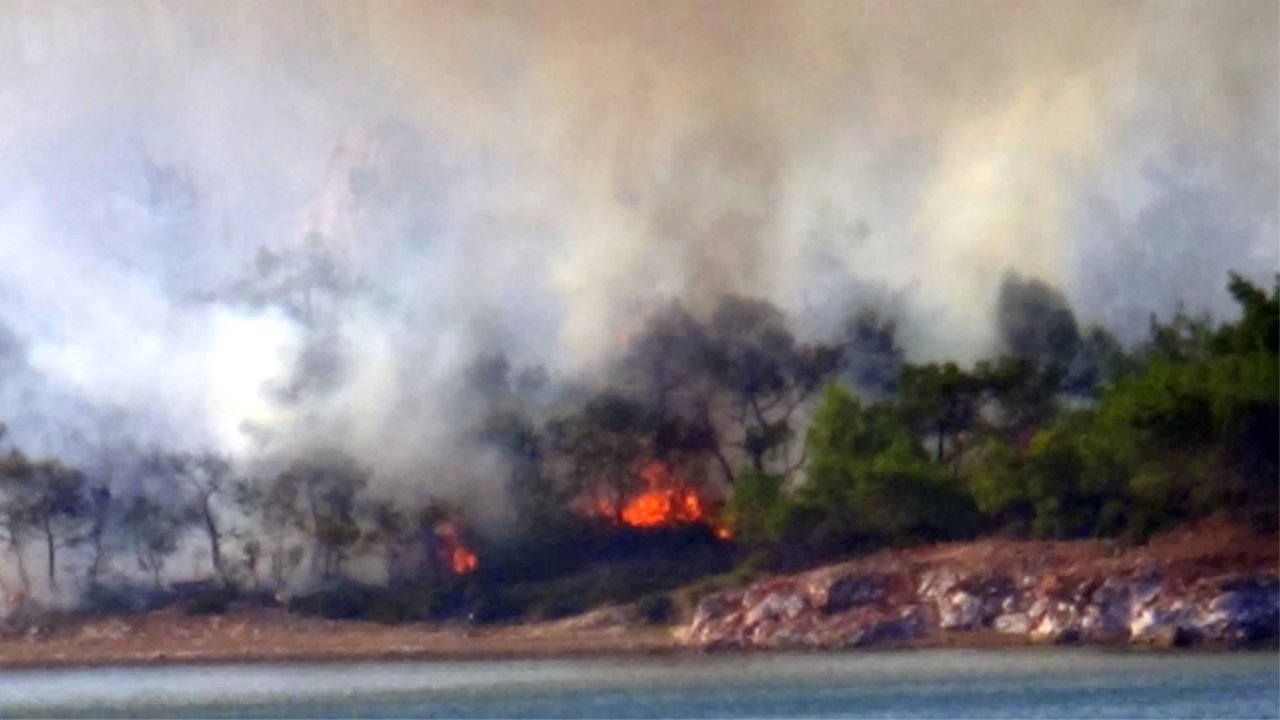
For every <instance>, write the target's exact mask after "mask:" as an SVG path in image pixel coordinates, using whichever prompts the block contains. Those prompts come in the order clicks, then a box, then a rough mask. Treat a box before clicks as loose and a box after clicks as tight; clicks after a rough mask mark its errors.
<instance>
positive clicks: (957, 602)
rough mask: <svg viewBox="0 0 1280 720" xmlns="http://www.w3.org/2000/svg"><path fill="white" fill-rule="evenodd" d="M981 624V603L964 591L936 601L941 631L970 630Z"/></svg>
mask: <svg viewBox="0 0 1280 720" xmlns="http://www.w3.org/2000/svg"><path fill="white" fill-rule="evenodd" d="M981 623H982V601H981V600H980V599H978V598H977V597H976V596H974V595H971V594H969V593H967V592H965V591H964V590H956V591H954V592H951V593H948V594H947V595H946V596H944V597H942V598H940V599H939V600H938V626H939V627H940V628H942V629H943V630H972V629H974V628H976V627H978V626H980V625H981Z"/></svg>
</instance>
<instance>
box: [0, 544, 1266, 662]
mask: <svg viewBox="0 0 1280 720" xmlns="http://www.w3.org/2000/svg"><path fill="white" fill-rule="evenodd" d="M941 560H948V561H951V562H956V563H959V564H961V565H972V566H973V567H975V568H987V569H995V568H996V567H999V566H1001V565H1006V564H1013V565H1016V566H1023V565H1025V564H1028V563H1031V564H1035V565H1050V566H1053V567H1055V568H1056V570H1057V572H1059V573H1060V574H1062V575H1070V574H1073V573H1075V572H1082V573H1091V574H1092V573H1107V574H1110V573H1116V574H1120V573H1126V572H1132V571H1133V569H1135V568H1138V567H1143V568H1152V567H1157V568H1159V570H1160V572H1161V574H1162V575H1164V576H1166V577H1172V578H1181V579H1182V580H1183V581H1186V582H1192V581H1194V580H1195V579H1196V578H1201V577H1211V576H1216V575H1222V574H1226V573H1232V572H1245V571H1258V570H1262V571H1268V572H1280V540H1278V539H1277V537H1276V536H1275V535H1266V536H1260V535H1256V534H1253V533H1251V532H1249V531H1247V530H1245V529H1242V528H1240V527H1237V526H1234V525H1231V524H1229V523H1224V522H1208V523H1202V524H1200V525H1197V526H1194V527H1189V528H1185V529H1182V530H1179V531H1175V532H1173V533H1170V534H1168V535H1165V536H1161V537H1158V538H1156V539H1154V540H1153V541H1152V542H1151V543H1150V544H1148V545H1146V546H1142V547H1129V548H1125V547H1121V546H1119V545H1116V544H1114V543H1108V542H1098V541H1074V542H1027V541H1012V540H1000V539H989V540H981V541H977V542H971V543H950V544H942V545H935V546H925V547H917V548H911V549H906V550H894V551H885V552H882V553H878V554H877V555H874V556H872V557H868V558H864V559H862V560H860V561H858V562H859V563H860V564H862V563H867V564H871V565H875V564H880V563H884V564H898V563H931V562H937V561H941ZM991 642H992V641H991V640H990V638H985V637H984V636H981V634H980V633H967V634H963V635H955V636H954V637H953V636H947V637H944V638H943V639H942V640H940V641H939V642H938V643H934V644H942V645H948V646H951V645H957V644H959V645H979V646H981V645H988V644H991ZM998 644H1009V640H1008V639H1007V638H1003V639H998ZM682 651H684V650H683V649H682V648H681V646H680V644H679V642H678V641H677V639H676V637H675V633H674V632H673V629H672V628H664V627H649V626H635V625H633V624H631V623H629V622H628V621H627V620H626V618H625V615H624V614H623V613H621V612H620V611H618V610H616V609H603V610H598V611H594V612H591V613H588V614H586V615H583V616H580V617H577V618H569V619H566V620H560V621H555V622H540V623H526V624H520V625H512V626H506V627H486V628H473V627H467V626H462V625H457V624H430V623H411V624H403V625H383V624H378V623H372V622H362V621H337V620H324V619H319V618H311V617H301V616H297V615H291V614H289V613H288V612H286V611H285V610H283V609H279V608H256V609H248V610H233V611H230V612H228V613H226V614H223V615H215V616H191V615H187V614H186V613H185V612H184V611H183V610H181V609H180V608H169V609H165V610H159V611H155V612H151V613H146V614H139V615H127V616H116V617H107V618H102V617H93V618H90V617H77V616H62V617H50V618H48V619H47V620H45V621H43V622H41V623H39V624H37V625H35V626H28V627H24V628H9V629H8V630H6V631H4V632H2V633H0V668H15V667H35V666H71V665H106V664H155V663H176V662H186V663H191V662H279V661H287V660H308V661H330V660H388V659H426V658H442V659H443V658H451V659H459V658H504V657H552V656H572V655H591V654H630V653H637V654H639V653H670V652H682Z"/></svg>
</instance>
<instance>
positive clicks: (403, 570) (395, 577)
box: [369, 500, 418, 586]
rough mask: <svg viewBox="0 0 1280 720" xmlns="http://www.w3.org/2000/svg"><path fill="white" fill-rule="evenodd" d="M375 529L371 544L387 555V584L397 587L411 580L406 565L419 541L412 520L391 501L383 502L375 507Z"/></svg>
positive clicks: (373, 518)
mask: <svg viewBox="0 0 1280 720" xmlns="http://www.w3.org/2000/svg"><path fill="white" fill-rule="evenodd" d="M371 514H372V520H373V528H372V530H371V532H370V535H369V540H370V542H371V543H376V544H378V545H381V546H382V548H383V552H384V553H385V559H386V569H387V583H388V584H389V585H392V586H394V585H397V584H399V583H402V582H404V581H405V580H407V579H409V576H410V569H409V567H408V566H407V564H406V559H407V558H408V557H409V550H410V548H411V547H412V546H413V544H414V542H415V540H416V539H417V536H418V533H417V531H416V530H417V529H416V528H414V527H413V524H412V523H411V522H410V519H409V518H408V517H407V516H406V515H405V514H404V513H402V512H400V511H399V510H398V509H396V506H395V504H394V503H392V502H391V501H389V500H382V501H380V502H378V503H376V504H375V505H374V506H373V511H372V513H371Z"/></svg>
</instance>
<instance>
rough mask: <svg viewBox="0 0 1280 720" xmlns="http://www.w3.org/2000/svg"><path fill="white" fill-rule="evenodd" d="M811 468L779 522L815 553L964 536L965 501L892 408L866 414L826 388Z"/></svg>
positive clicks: (969, 517)
mask: <svg viewBox="0 0 1280 720" xmlns="http://www.w3.org/2000/svg"><path fill="white" fill-rule="evenodd" d="M807 442H808V448H809V455H810V458H811V460H810V465H809V468H808V472H807V474H806V477H805V481H804V483H803V484H802V485H800V487H799V488H798V489H797V491H796V497H795V500H794V502H793V503H791V504H790V507H789V508H788V514H789V517H788V518H787V519H786V521H785V522H784V523H783V525H784V526H785V527H786V530H785V533H787V534H790V535H792V536H795V535H800V536H802V537H805V538H806V539H807V541H808V543H809V544H810V546H811V547H813V548H814V549H815V550H817V551H818V552H821V553H831V552H842V551H848V550H853V549H858V548H863V549H865V548H867V547H877V546H881V545H885V544H896V543H903V542H912V541H921V540H942V539H949V538H956V537H963V536H965V535H967V534H968V533H970V532H972V530H973V527H974V522H975V519H976V512H975V508H974V506H973V504H972V501H971V500H970V499H969V497H968V496H967V495H966V494H965V493H964V492H963V491H962V490H961V489H960V488H959V487H958V486H957V485H956V483H954V482H953V481H952V480H951V479H950V478H948V477H947V473H946V471H945V469H944V468H943V467H942V466H940V465H939V464H938V463H936V462H935V461H933V460H931V459H930V457H929V456H928V454H927V453H926V452H925V451H924V449H923V448H922V447H921V445H920V443H919V442H918V441H917V440H916V438H915V435H914V432H913V430H912V428H911V427H910V425H909V424H907V423H906V422H905V421H904V420H903V418H902V417H901V415H900V414H899V413H898V412H897V411H896V410H895V409H894V408H893V407H892V406H890V405H886V404H880V405H873V406H871V407H867V408H864V407H863V406H862V404H861V403H860V402H859V401H858V400H857V399H856V398H854V397H853V396H852V395H851V394H849V392H848V391H846V390H844V389H843V388H840V387H839V386H836V385H832V386H830V387H828V389H827V390H826V392H824V394H823V396H822V399H821V401H820V402H819V404H818V407H817V411H816V413H815V416H814V421H813V424H812V425H811V426H810V428H809V435H808V438H807Z"/></svg>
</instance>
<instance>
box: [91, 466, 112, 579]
mask: <svg viewBox="0 0 1280 720" xmlns="http://www.w3.org/2000/svg"><path fill="white" fill-rule="evenodd" d="M88 509H89V536H88V540H89V551H90V553H92V557H91V559H90V561H89V567H88V569H87V571H86V572H87V574H88V576H89V584H90V585H91V586H92V585H96V584H97V583H98V576H99V575H100V574H101V573H102V561H103V558H104V553H103V550H104V548H103V543H104V541H105V538H106V532H107V521H108V519H109V517H110V512H111V490H110V489H108V488H107V487H106V486H105V485H98V486H95V487H94V488H93V489H91V490H90V491H89V504H88Z"/></svg>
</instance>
